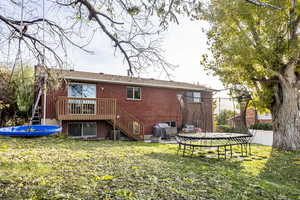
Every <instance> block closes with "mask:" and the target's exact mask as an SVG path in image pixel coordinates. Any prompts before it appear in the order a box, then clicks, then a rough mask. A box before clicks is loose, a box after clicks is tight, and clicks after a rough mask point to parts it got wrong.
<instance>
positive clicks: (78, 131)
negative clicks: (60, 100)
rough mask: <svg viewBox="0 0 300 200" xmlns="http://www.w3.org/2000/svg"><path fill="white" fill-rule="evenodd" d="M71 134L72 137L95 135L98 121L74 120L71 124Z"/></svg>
mask: <svg viewBox="0 0 300 200" xmlns="http://www.w3.org/2000/svg"><path fill="white" fill-rule="evenodd" d="M69 136H71V137H93V136H97V124H96V122H83V123H79V122H78V123H77V122H73V123H70V124H69Z"/></svg>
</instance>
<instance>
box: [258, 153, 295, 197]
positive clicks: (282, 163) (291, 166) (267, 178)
mask: <svg viewBox="0 0 300 200" xmlns="http://www.w3.org/2000/svg"><path fill="white" fill-rule="evenodd" d="M258 177H259V178H260V179H261V180H263V181H264V182H265V188H266V189H267V190H272V189H274V188H275V189H277V190H278V191H285V192H286V193H288V194H287V198H288V199H300V151H298V152H295V151H294V152H292V151H280V150H277V149H274V148H273V149H272V151H271V154H270V157H269V159H268V161H267V162H266V164H265V166H264V168H263V169H262V170H261V172H260V174H259V175H258Z"/></svg>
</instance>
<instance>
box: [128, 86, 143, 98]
mask: <svg viewBox="0 0 300 200" xmlns="http://www.w3.org/2000/svg"><path fill="white" fill-rule="evenodd" d="M127 99H131V100H141V88H139V87H127Z"/></svg>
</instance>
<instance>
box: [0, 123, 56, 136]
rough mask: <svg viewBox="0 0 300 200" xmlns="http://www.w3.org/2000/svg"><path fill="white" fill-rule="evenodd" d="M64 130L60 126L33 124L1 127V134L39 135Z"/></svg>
mask: <svg viewBox="0 0 300 200" xmlns="http://www.w3.org/2000/svg"><path fill="white" fill-rule="evenodd" d="M61 130H62V128H61V127H59V126H48V125H32V126H12V127H4V128H0V135H3V136H19V137H37V136H48V135H51V134H54V133H58V132H60V131H61Z"/></svg>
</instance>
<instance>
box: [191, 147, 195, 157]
mask: <svg viewBox="0 0 300 200" xmlns="http://www.w3.org/2000/svg"><path fill="white" fill-rule="evenodd" d="M194 150H195V147H194V146H193V149H192V154H191V157H193V154H194Z"/></svg>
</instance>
